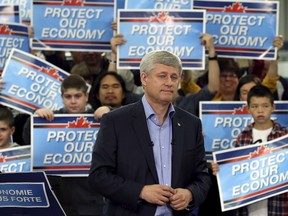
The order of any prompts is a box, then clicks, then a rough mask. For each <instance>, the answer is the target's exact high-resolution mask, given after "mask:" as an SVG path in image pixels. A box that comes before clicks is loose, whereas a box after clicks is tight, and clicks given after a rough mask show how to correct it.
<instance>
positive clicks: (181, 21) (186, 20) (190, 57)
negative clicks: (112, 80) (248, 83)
mask: <svg viewBox="0 0 288 216" xmlns="http://www.w3.org/2000/svg"><path fill="white" fill-rule="evenodd" d="M204 18H205V11H201V10H199V11H192V10H178V11H174V10H173V11H160V10H149V11H148V10H137V11H136V10H128V9H127V10H118V17H117V19H118V32H119V33H120V34H122V35H123V36H124V38H125V39H126V41H127V42H126V43H125V44H123V45H120V46H118V53H119V54H118V55H117V58H118V59H117V67H118V68H121V69H139V65H140V61H141V59H142V57H143V56H144V55H145V54H146V53H149V52H151V51H154V50H166V51H169V52H172V53H174V54H175V55H177V56H178V57H179V58H180V59H181V61H182V67H183V69H203V68H204V65H205V63H204V59H205V58H204V57H205V50H204V46H202V45H201V41H200V38H199V36H200V34H202V33H204V31H205V22H204Z"/></svg>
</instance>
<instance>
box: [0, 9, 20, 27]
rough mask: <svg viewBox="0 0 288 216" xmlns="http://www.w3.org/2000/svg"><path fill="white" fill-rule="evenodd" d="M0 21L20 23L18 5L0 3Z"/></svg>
mask: <svg viewBox="0 0 288 216" xmlns="http://www.w3.org/2000/svg"><path fill="white" fill-rule="evenodd" d="M0 22H1V23H21V17H20V11H19V5H1V4H0Z"/></svg>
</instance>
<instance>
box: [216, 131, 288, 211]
mask: <svg viewBox="0 0 288 216" xmlns="http://www.w3.org/2000/svg"><path fill="white" fill-rule="evenodd" d="M287 147H288V135H286V136H283V137H280V138H278V139H275V140H272V141H270V142H267V143H261V144H253V145H249V146H245V147H239V148H234V149H229V150H223V151H218V152H213V158H214V161H215V162H217V163H218V165H219V172H218V173H217V181H218V187H219V192H220V200H221V208H222V211H227V210H232V209H236V208H239V207H242V206H245V205H249V204H252V203H255V202H257V201H260V200H263V199H267V198H269V197H272V196H275V195H278V194H282V193H285V192H287V191H288V177H287V176H288V171H287V166H288V150H287Z"/></svg>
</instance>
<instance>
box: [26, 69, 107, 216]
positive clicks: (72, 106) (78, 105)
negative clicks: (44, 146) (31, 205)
mask: <svg viewBox="0 0 288 216" xmlns="http://www.w3.org/2000/svg"><path fill="white" fill-rule="evenodd" d="M87 90H88V86H87V83H86V82H85V80H84V79H83V78H82V77H81V76H79V75H77V74H71V75H70V76H68V77H66V78H65V79H64V80H63V82H62V84H61V96H62V101H63V104H64V107H63V108H61V109H59V110H56V111H52V110H50V109H48V108H43V109H38V110H36V111H35V114H37V115H39V116H40V117H43V118H45V119H47V120H48V121H52V120H53V119H54V114H78V115H81V114H84V113H87V114H89V113H90V114H93V113H94V110H93V109H91V108H88V107H87V104H88V91H87ZM30 124H31V123H30V119H28V120H27V121H26V124H25V126H24V130H23V139H24V140H25V142H26V143H29V144H30V134H31V133H30V128H31V125H30ZM48 180H49V182H50V184H51V186H52V190H53V191H54V192H55V194H56V197H57V198H58V200H59V202H60V203H61V205H62V207H63V209H64V211H65V212H66V214H67V215H69V216H80V215H93V216H94V215H100V214H101V213H102V207H103V197H102V196H101V195H99V194H97V193H95V192H94V191H92V190H91V188H90V187H89V185H88V182H87V178H86V177H63V178H62V177H61V176H50V175H49V176H48ZM71 189H72V190H71Z"/></svg>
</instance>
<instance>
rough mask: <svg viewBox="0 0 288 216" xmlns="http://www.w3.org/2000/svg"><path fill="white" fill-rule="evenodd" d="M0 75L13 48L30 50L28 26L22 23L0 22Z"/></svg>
mask: <svg viewBox="0 0 288 216" xmlns="http://www.w3.org/2000/svg"><path fill="white" fill-rule="evenodd" d="M0 47H1V49H0V75H1V74H2V73H3V70H4V67H5V64H6V62H7V59H8V57H9V55H10V53H11V51H12V49H13V48H17V49H19V50H23V51H25V52H30V48H29V36H28V27H27V26H25V25H23V24H20V23H4V22H0Z"/></svg>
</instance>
